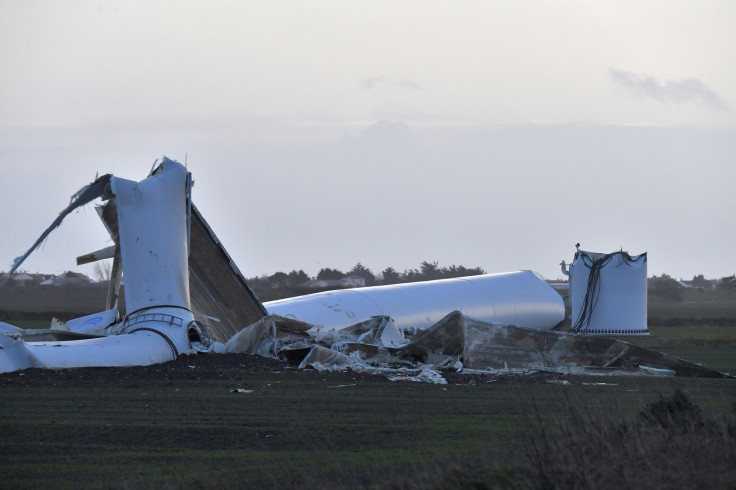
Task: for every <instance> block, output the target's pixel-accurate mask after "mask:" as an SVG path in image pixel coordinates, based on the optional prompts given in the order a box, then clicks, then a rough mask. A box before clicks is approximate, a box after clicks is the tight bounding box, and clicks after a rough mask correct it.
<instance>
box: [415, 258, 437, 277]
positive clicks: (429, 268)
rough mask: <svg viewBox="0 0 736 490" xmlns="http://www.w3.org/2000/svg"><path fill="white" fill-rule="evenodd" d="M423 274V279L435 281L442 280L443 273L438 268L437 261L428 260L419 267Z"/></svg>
mask: <svg viewBox="0 0 736 490" xmlns="http://www.w3.org/2000/svg"><path fill="white" fill-rule="evenodd" d="M419 268H420V270H421V274H422V278H423V279H424V280H425V281H431V280H433V279H441V278H442V272H441V270H440V268H439V267H438V266H437V261H434V262H427V261H426V260H425V261H424V262H422V263H421V265H420V266H419Z"/></svg>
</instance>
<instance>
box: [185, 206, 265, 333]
mask: <svg viewBox="0 0 736 490" xmlns="http://www.w3.org/2000/svg"><path fill="white" fill-rule="evenodd" d="M189 294H190V298H191V306H192V312H193V313H194V315H195V316H196V317H197V318H198V319H200V321H201V320H202V319H203V318H206V319H207V320H206V322H207V325H208V330H209V334H210V336H211V337H212V339H213V340H216V341H218V342H223V343H225V342H227V341H228V339H230V338H231V337H232V336H233V335H235V334H236V333H238V332H239V331H240V330H242V329H243V327H245V326H247V325H251V324H253V323H255V322H257V321H258V320H259V319H261V318H263V317H265V316H266V315H267V312H266V309H265V308H264V306H263V305H262V304H261V302H260V300H259V299H258V297H257V296H256V295H255V293H254V292H253V290H252V289H251V288H250V286H248V283H247V282H246V280H245V278H244V277H243V274H241V273H240V270H239V269H238V267H237V266H236V265H235V262H233V260H232V259H231V258H230V255H228V253H227V251H226V250H225V247H223V246H222V243H221V242H220V240H219V239H218V238H217V235H215V233H214V232H213V231H212V228H210V226H209V225H208V224H207V221H205V219H204V217H203V216H202V214H201V213H200V212H199V210H198V209H197V207H196V206H194V205H192V208H191V253H190V255H189Z"/></svg>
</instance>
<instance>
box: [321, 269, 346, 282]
mask: <svg viewBox="0 0 736 490" xmlns="http://www.w3.org/2000/svg"><path fill="white" fill-rule="evenodd" d="M343 277H345V273H344V272H342V271H340V270H338V269H330V268H329V267H326V268H324V269H320V270H319V272H318V273H317V279H325V280H330V279H342V278H343Z"/></svg>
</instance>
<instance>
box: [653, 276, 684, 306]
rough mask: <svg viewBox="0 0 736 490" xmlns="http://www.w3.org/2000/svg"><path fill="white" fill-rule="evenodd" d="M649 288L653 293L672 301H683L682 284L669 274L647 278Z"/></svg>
mask: <svg viewBox="0 0 736 490" xmlns="http://www.w3.org/2000/svg"><path fill="white" fill-rule="evenodd" d="M647 289H648V290H649V292H650V293H651V294H653V295H657V296H661V297H663V298H667V299H670V300H672V301H682V289H683V288H682V285H680V283H679V282H677V281H676V280H675V279H673V278H672V277H670V276H669V275H667V274H662V275H661V276H660V277H657V276H652V277H650V278H649V279H647Z"/></svg>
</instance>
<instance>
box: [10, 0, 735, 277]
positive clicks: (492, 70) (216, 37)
mask: <svg viewBox="0 0 736 490" xmlns="http://www.w3.org/2000/svg"><path fill="white" fill-rule="evenodd" d="M734 59H736V3H734V2H733V1H720V2H719V1H686V2H683V1H673V0H668V1H661V2H659V1H644V2H642V1H640V0H639V1H631V2H628V1H621V0H616V1H610V2H607V1H596V2H580V1H549V2H544V1H527V2H516V1H487V0H486V1H479V2H472V1H464V2H449V1H443V2H439V1H429V0H421V1H400V0H392V1H381V0H372V1H351V2H345V1H310V2H305V1H300V2H287V1H268V2H255V1H233V2H225V1H212V2H179V1H159V2H151V1H145V2H143V1H141V2H136V1H131V0H126V1H121V2H112V1H110V2H104V1H72V0H70V1H66V2H58V1H34V0H19V1H10V0H5V1H3V2H2V3H0V66H1V67H2V71H0V171H1V172H2V178H1V179H0V204H1V205H2V208H1V209H2V211H0V213H1V214H0V216H2V220H1V221H0V223H2V229H3V234H2V239H1V240H0V270H7V269H8V268H9V265H10V263H11V261H12V259H13V258H14V257H16V256H18V255H21V254H22V253H23V252H24V251H25V250H26V249H27V248H28V247H29V246H30V245H31V244H32V243H33V241H34V240H35V239H36V237H37V236H38V235H39V234H40V232H41V231H42V230H43V229H44V228H45V227H46V226H47V225H48V224H49V223H50V222H51V221H52V220H53V219H54V217H55V216H56V214H57V213H58V212H59V211H60V210H61V209H62V208H64V207H65V206H66V204H67V203H68V201H69V198H70V196H71V195H72V194H73V193H74V192H75V191H76V190H78V189H79V188H80V187H81V186H83V185H85V184H87V183H89V182H90V181H92V180H93V179H94V177H95V174H96V173H97V172H99V173H100V174H103V173H109V172H111V173H114V174H116V175H118V176H120V177H125V178H128V179H134V180H141V179H143V178H145V177H146V175H147V174H148V172H149V170H150V169H151V165H152V163H153V162H154V160H155V159H156V158H158V157H161V156H162V155H167V156H169V157H171V158H175V159H178V160H180V161H182V162H184V160H185V158H186V160H187V163H188V167H189V169H190V170H191V172H192V173H193V176H194V179H195V186H194V200H195V202H196V203H197V206H198V207H199V208H200V210H201V211H202V212H203V214H204V215H205V217H206V218H207V220H208V221H209V222H210V224H211V225H212V227H213V229H214V230H215V232H216V233H217V234H218V236H219V237H220V238H221V240H222V242H223V243H224V245H225V247H226V248H227V249H228V251H229V252H230V254H231V255H232V256H233V258H234V259H235V261H236V263H237V264H238V265H239V267H240V268H241V270H242V271H243V273H244V274H245V275H246V276H255V275H261V274H273V273H274V272H276V271H285V272H288V271H290V270H292V269H304V270H305V271H306V272H307V273H308V274H311V275H315V274H316V273H317V271H318V270H319V269H320V268H322V267H337V268H340V269H343V270H346V269H350V268H351V267H352V266H353V265H355V263H357V262H361V263H362V264H363V265H365V266H367V267H370V268H371V269H372V270H373V271H374V272H376V273H378V272H380V271H381V270H383V269H385V268H386V267H389V266H393V267H394V268H396V269H397V270H399V271H403V270H405V269H410V268H418V267H419V264H420V262H421V261H423V260H429V261H438V262H439V264H440V265H441V266H448V265H451V264H462V265H465V266H468V267H475V266H480V267H483V268H484V269H485V270H486V271H487V272H503V271H510V270H517V269H532V270H535V271H537V272H539V273H540V274H542V275H543V276H544V277H547V278H556V277H559V276H560V275H561V274H560V272H559V265H558V264H559V262H560V261H561V260H563V259H565V260H567V261H568V262H569V261H570V259H571V258H572V255H573V253H574V251H575V247H574V245H575V243H576V242H580V243H581V244H582V248H583V249H586V250H591V251H596V252H611V251H615V250H619V249H622V248H623V249H624V250H628V251H629V252H630V253H632V254H638V253H641V252H644V251H647V252H648V253H649V275H652V274H658V275H659V274H662V273H669V274H671V275H673V276H675V277H682V278H685V279H689V278H692V276H693V275H695V274H700V273H703V274H705V275H706V277H722V276H725V275H730V274H734V273H735V272H736V260H735V259H734V257H733V249H734V243H736V192H734V187H735V184H736V170H735V164H736V64H735V63H734ZM107 245H109V238H108V237H107V235H106V233H105V231H104V229H103V227H102V225H101V224H100V222H99V220H98V218H97V217H96V215H95V213H94V211H93V210H92V208H91V206H89V207H87V208H85V210H83V211H81V212H79V213H77V214H74V215H72V216H70V217H69V218H67V221H66V222H65V224H64V225H63V226H62V228H61V229H60V230H59V231H57V232H56V233H55V234H53V235H52V236H51V238H50V239H49V240H48V241H47V243H46V245H45V247H44V248H43V249H42V250H40V251H39V252H37V253H36V254H35V255H33V256H32V257H31V259H29V260H28V261H27V262H26V265H25V266H24V268H25V269H27V270H28V271H30V272H36V271H38V272H49V273H58V272H62V271H64V270H67V269H75V270H83V271H88V270H89V269H85V268H81V269H77V268H76V266H75V261H74V259H75V257H76V256H77V255H81V254H83V253H86V252H90V251H93V250H97V249H98V248H102V247H104V246H107Z"/></svg>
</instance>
